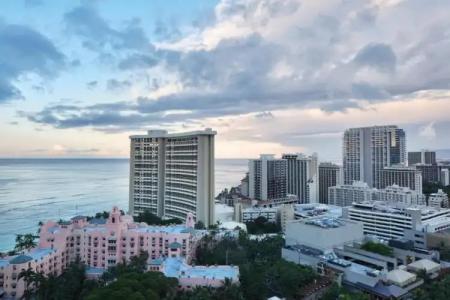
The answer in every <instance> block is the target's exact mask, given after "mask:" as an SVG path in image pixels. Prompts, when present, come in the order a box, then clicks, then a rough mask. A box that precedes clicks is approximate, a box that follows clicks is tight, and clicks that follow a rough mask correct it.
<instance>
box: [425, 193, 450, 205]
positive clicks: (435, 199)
mask: <svg viewBox="0 0 450 300" xmlns="http://www.w3.org/2000/svg"><path fill="white" fill-rule="evenodd" d="M428 205H429V206H431V207H435V208H448V207H449V205H448V195H447V193H444V191H442V190H441V189H439V190H438V192H437V193H432V194H430V196H429V197H428Z"/></svg>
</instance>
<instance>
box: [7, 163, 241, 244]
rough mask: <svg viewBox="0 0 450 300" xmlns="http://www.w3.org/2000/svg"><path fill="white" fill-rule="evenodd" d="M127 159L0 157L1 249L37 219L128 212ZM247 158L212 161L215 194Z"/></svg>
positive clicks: (234, 181)
mask: <svg viewBox="0 0 450 300" xmlns="http://www.w3.org/2000/svg"><path fill="white" fill-rule="evenodd" d="M128 170H129V165H128V160H126V159H0V251H6V250H10V249H11V248H13V246H14V240H15V235H16V234H20V233H31V232H36V230H37V228H38V226H37V225H38V223H39V221H41V220H42V221H45V220H58V219H60V218H62V219H67V218H71V217H73V216H75V215H78V214H82V215H93V214H94V213H96V212H99V211H103V210H109V209H110V208H111V207H112V206H113V205H117V206H118V207H119V208H121V209H123V210H125V211H127V210H128ZM246 171H247V160H243V159H242V160H241V159H218V160H216V192H219V191H221V190H222V189H223V188H225V187H230V186H234V185H237V184H238V183H239V180H240V179H241V178H242V177H243V176H244V174H245V172H246Z"/></svg>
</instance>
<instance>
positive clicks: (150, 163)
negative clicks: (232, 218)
mask: <svg viewBox="0 0 450 300" xmlns="http://www.w3.org/2000/svg"><path fill="white" fill-rule="evenodd" d="M215 134H216V132H215V131H212V130H211V129H209V128H208V129H205V130H203V131H193V132H185V133H173V134H169V133H167V131H165V130H150V131H149V132H148V134H146V135H134V136H131V137H130V140H131V148H130V199H129V210H130V213H131V214H132V215H138V214H139V213H142V212H144V211H146V210H149V211H150V212H151V213H153V214H156V215H158V216H160V217H168V218H179V219H184V218H185V217H186V216H187V215H188V214H189V213H192V214H194V216H195V217H196V219H197V220H199V221H202V222H203V223H204V224H206V225H210V224H213V223H214V192H215V191H214V136H215Z"/></svg>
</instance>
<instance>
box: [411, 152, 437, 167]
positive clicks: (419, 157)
mask: <svg viewBox="0 0 450 300" xmlns="http://www.w3.org/2000/svg"><path fill="white" fill-rule="evenodd" d="M416 164H436V152H435V151H429V150H422V151H412V152H408V165H409V166H413V165H416Z"/></svg>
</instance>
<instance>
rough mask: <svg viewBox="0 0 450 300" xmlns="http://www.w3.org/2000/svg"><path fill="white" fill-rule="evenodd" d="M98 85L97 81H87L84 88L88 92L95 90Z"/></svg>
mask: <svg viewBox="0 0 450 300" xmlns="http://www.w3.org/2000/svg"><path fill="white" fill-rule="evenodd" d="M97 85H98V81H97V80H93V81H89V82H87V83H86V87H87V88H88V89H90V90H92V89H95V88H96V87H97Z"/></svg>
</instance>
